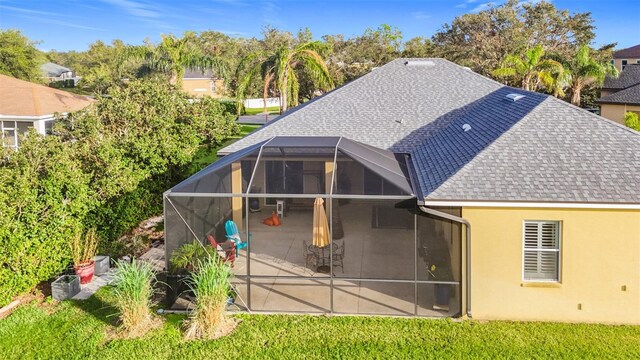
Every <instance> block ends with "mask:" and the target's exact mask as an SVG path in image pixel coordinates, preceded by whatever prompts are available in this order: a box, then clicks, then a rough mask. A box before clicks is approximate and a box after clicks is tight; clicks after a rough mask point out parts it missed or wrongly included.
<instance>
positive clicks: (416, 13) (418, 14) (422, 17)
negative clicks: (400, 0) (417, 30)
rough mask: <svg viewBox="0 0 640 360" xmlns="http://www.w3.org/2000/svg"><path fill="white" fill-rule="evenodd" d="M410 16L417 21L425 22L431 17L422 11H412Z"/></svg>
mask: <svg viewBox="0 0 640 360" xmlns="http://www.w3.org/2000/svg"><path fill="white" fill-rule="evenodd" d="M411 16H413V17H414V18H415V19H418V20H427V19H430V18H431V15H429V14H427V13H426V12H424V11H414V12H412V13H411Z"/></svg>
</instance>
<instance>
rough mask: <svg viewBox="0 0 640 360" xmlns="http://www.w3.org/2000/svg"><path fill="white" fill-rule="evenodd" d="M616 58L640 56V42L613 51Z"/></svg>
mask: <svg viewBox="0 0 640 360" xmlns="http://www.w3.org/2000/svg"><path fill="white" fill-rule="evenodd" d="M613 58H614V59H624V58H640V44H639V45H636V46H632V47H630V48H626V49H622V50H618V51H616V52H614V53H613Z"/></svg>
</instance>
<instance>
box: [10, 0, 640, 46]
mask: <svg viewBox="0 0 640 360" xmlns="http://www.w3.org/2000/svg"><path fill="white" fill-rule="evenodd" d="M530 1H531V0H530ZM533 1H536V0H533ZM501 2H503V1H502V0H496V1H494V3H497V4H499V3H501ZM553 3H554V4H555V5H556V6H557V7H558V8H561V9H568V10H569V11H571V12H586V11H588V12H591V13H592V16H593V18H594V19H595V25H596V26H597V30H596V34H597V38H596V41H595V44H594V45H596V46H598V45H602V44H606V43H611V42H617V43H618V48H624V47H629V46H632V45H636V44H638V43H640V0H608V1H602V0H553ZM490 4H491V3H488V2H487V1H483V0H423V1H417V0H413V1H411V0H396V1H381V0H368V1H364V0H351V1H348V0H343V1H337V0H336V1H322V0H298V1H294V0H265V1H251V0H182V1H168V0H156V1H154V0H91V1H89V0H0V28H3V29H7V28H15V29H19V30H21V31H23V32H24V33H25V34H26V35H27V36H29V37H30V38H31V39H33V40H37V41H40V45H39V47H40V48H41V49H43V50H50V49H56V50H59V51H63V50H84V49H86V48H87V47H88V45H89V44H90V43H92V42H93V41H95V40H103V41H107V42H109V41H111V40H112V39H115V38H117V39H122V40H124V41H125V42H127V43H131V44H139V43H141V42H142V41H143V40H144V39H145V38H149V39H151V40H152V41H157V40H158V39H159V37H160V34H166V33H172V34H176V35H180V34H182V33H183V32H184V31H186V30H195V31H203V30H216V31H220V32H224V33H226V34H228V35H231V36H258V37H259V36H260V32H261V30H262V28H263V27H264V26H267V25H270V26H273V27H276V28H278V29H281V30H287V31H291V32H293V33H295V32H297V31H298V30H299V29H301V28H304V27H309V29H311V31H312V32H313V34H314V36H316V37H318V38H319V37H320V36H322V35H324V34H344V35H346V36H347V37H348V36H353V35H358V34H362V32H363V31H364V30H365V29H366V28H376V27H377V26H378V25H380V24H382V23H386V24H390V25H394V26H397V27H398V28H399V29H400V30H401V31H402V32H403V35H404V38H405V39H409V38H411V37H414V36H425V37H430V36H431V35H432V34H433V33H434V32H435V31H437V30H438V29H439V28H440V27H441V26H442V24H444V23H447V22H450V21H451V20H452V19H453V18H454V17H455V16H458V15H462V14H465V13H469V12H477V11H480V10H483V9H486V8H487V7H488V6H490Z"/></svg>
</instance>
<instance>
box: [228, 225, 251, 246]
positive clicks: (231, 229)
mask: <svg viewBox="0 0 640 360" xmlns="http://www.w3.org/2000/svg"><path fill="white" fill-rule="evenodd" d="M224 229H225V231H226V232H227V239H229V240H231V241H232V242H233V243H234V244H235V246H236V251H238V250H240V249H244V248H246V247H247V242H246V241H242V239H241V238H240V232H239V231H238V225H236V223H235V222H233V220H227V222H226V223H225V224H224Z"/></svg>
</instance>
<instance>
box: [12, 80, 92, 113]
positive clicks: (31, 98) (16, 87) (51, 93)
mask: <svg viewBox="0 0 640 360" xmlns="http://www.w3.org/2000/svg"><path fill="white" fill-rule="evenodd" d="M92 102H93V100H91V99H89V98H87V97H85V96H80V95H75V94H71V93H69V92H66V91H62V90H58V89H54V88H51V87H48V86H44V85H39V84H34V83H31V82H28V81H24V80H20V79H16V78H14V77H11V76H6V75H0V115H2V116H30V117H40V116H45V115H52V114H54V113H56V112H58V113H66V112H70V111H76V110H80V109H83V108H85V107H87V106H88V105H90V104H91V103H92Z"/></svg>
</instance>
